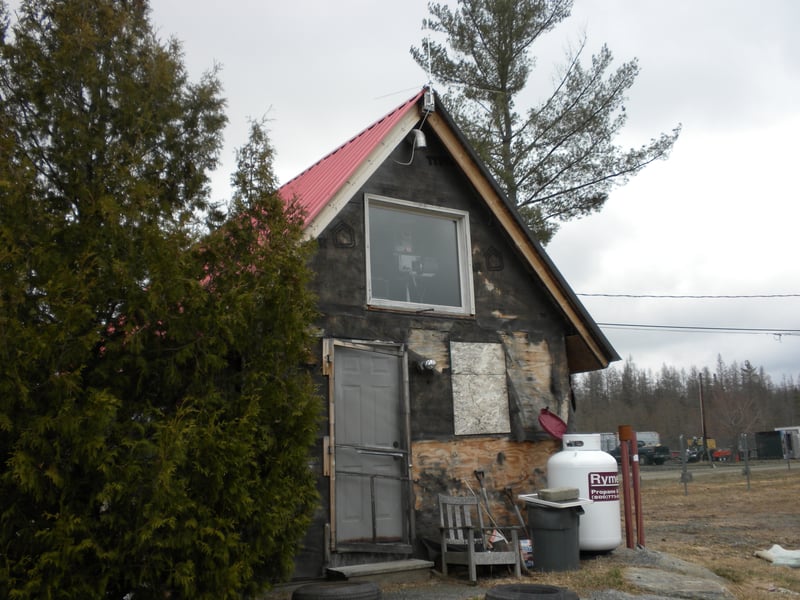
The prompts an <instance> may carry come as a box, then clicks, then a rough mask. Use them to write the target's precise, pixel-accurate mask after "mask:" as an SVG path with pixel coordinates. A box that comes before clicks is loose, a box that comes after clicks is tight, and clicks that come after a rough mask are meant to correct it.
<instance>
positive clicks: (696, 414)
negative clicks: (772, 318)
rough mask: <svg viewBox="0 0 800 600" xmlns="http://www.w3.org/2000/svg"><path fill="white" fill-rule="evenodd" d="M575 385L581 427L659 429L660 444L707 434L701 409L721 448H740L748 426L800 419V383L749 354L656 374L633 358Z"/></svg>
mask: <svg viewBox="0 0 800 600" xmlns="http://www.w3.org/2000/svg"><path fill="white" fill-rule="evenodd" d="M573 389H574V392H575V400H576V407H577V408H576V414H575V421H576V430H577V431H580V432H616V431H617V429H618V427H619V425H631V426H632V427H633V428H634V430H636V431H657V432H658V433H659V434H660V436H661V443H662V444H666V445H669V446H670V448H673V449H676V450H677V449H678V448H679V447H680V436H681V435H684V436H685V438H686V439H689V438H691V437H693V436H698V437H700V436H702V434H703V431H702V429H703V416H704V420H705V424H706V433H707V436H708V437H709V438H712V439H714V440H715V441H716V444H717V446H718V447H723V448H736V446H737V444H738V440H739V436H740V434H742V433H755V432H759V431H771V430H773V429H774V428H775V427H786V426H791V425H798V424H800V384H799V383H796V382H795V381H794V380H793V379H792V378H791V377H790V378H784V379H783V380H782V381H781V382H779V383H775V382H773V381H772V379H771V377H770V376H769V375H767V374H766V373H765V372H764V369H763V367H756V366H754V365H753V364H751V363H750V362H749V361H747V360H746V361H744V363H743V364H739V363H737V362H732V363H730V364H726V363H725V362H724V361H723V359H722V357H721V356H720V357H717V364H716V367H715V368H714V370H713V371H712V370H711V369H709V368H708V367H704V368H702V369H698V368H697V367H691V368H690V369H688V370H686V369H678V368H676V367H671V366H667V365H664V366H662V367H661V370H660V371H658V372H657V373H654V372H653V371H652V370H650V369H646V370H645V369H640V368H638V367H637V366H636V364H635V363H634V361H633V360H632V359H630V358H629V359H628V360H626V361H625V362H624V363H623V364H622V365H621V366H616V365H612V366H611V367H609V368H608V369H606V370H604V371H594V372H591V373H586V374H584V375H580V376H578V377H576V378H575V379H574V380H573ZM701 394H702V396H701ZM701 405H702V409H703V410H702V414H701Z"/></svg>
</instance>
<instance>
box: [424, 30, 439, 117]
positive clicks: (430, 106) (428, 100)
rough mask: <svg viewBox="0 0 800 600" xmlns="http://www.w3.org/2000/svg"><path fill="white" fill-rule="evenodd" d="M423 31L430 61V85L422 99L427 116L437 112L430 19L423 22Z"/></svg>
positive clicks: (427, 86) (428, 84)
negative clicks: (434, 93)
mask: <svg viewBox="0 0 800 600" xmlns="http://www.w3.org/2000/svg"><path fill="white" fill-rule="evenodd" d="M422 30H423V31H424V32H425V36H424V38H423V39H424V40H425V54H426V57H427V59H428V83H427V85H426V86H425V88H426V90H425V95H424V96H423V99H422V110H423V111H424V112H425V114H426V115H427V114H428V113H432V112H433V111H434V110H436V105H435V101H434V95H433V75H432V72H433V69H432V67H431V47H430V33H429V32H430V29H429V28H428V19H423V20H422Z"/></svg>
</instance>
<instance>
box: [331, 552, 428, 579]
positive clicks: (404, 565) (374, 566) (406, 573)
mask: <svg viewBox="0 0 800 600" xmlns="http://www.w3.org/2000/svg"><path fill="white" fill-rule="evenodd" d="M431 569H433V563H432V562H431V561H429V560H418V559H413V558H410V559H406V560H392V561H388V562H380V563H370V564H365V565H348V566H345V567H328V568H327V569H326V572H327V576H328V579H339V580H352V581H358V580H369V581H377V582H379V583H403V582H411V581H426V580H428V579H429V578H430V573H431Z"/></svg>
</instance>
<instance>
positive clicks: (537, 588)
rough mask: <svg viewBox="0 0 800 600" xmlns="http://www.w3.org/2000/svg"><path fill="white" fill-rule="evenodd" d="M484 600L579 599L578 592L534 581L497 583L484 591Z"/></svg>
mask: <svg viewBox="0 0 800 600" xmlns="http://www.w3.org/2000/svg"><path fill="white" fill-rule="evenodd" d="M484 598H485V599H486V600H579V598H578V594H577V593H575V592H573V591H571V590H568V589H566V588H560V587H555V586H553V585H538V584H534V583H512V584H509V585H498V586H497V587H495V588H492V589H491V590H489V591H488V592H486V596H484Z"/></svg>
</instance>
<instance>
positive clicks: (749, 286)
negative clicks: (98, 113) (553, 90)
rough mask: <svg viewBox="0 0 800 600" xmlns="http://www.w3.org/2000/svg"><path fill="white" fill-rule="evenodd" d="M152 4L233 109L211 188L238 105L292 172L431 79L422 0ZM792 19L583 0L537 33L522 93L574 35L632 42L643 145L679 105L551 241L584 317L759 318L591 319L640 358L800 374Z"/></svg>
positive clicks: (796, 73) (536, 91) (798, 127)
mask: <svg viewBox="0 0 800 600" xmlns="http://www.w3.org/2000/svg"><path fill="white" fill-rule="evenodd" d="M151 5H152V9H153V13H152V19H153V23H154V25H155V27H156V28H157V30H158V31H159V33H160V34H161V36H162V37H167V36H170V35H172V36H175V37H176V38H177V39H179V40H181V41H182V42H183V47H184V51H185V60H186V64H187V65H188V67H189V69H190V72H191V73H192V75H193V77H194V78H197V77H198V76H199V75H200V74H201V73H202V72H203V71H205V70H207V69H209V68H210V67H211V66H212V65H214V64H218V65H219V66H220V67H221V72H220V78H221V80H222V82H223V85H224V88H225V92H224V93H225V96H226V97H227V99H228V116H229V118H230V124H229V126H228V128H227V130H226V146H225V150H224V154H223V156H222V159H223V161H222V165H221V166H220V169H219V170H218V172H217V173H216V174H215V178H214V195H215V198H217V199H223V198H226V197H228V196H229V191H228V189H229V187H228V181H229V176H230V173H231V172H232V170H233V167H234V149H235V148H236V147H238V146H240V145H241V144H243V143H244V141H245V139H246V134H247V122H248V118H250V117H255V118H258V117H261V116H267V117H268V118H269V119H270V120H271V122H270V130H271V133H272V139H273V143H274V145H275V148H276V150H277V160H276V164H275V167H276V172H277V174H278V176H279V178H280V180H281V181H282V182H285V181H286V180H288V179H290V178H291V177H293V176H294V175H296V174H297V173H299V172H300V171H302V170H303V169H305V168H306V167H308V166H310V165H311V164H312V163H314V162H315V161H317V160H318V159H319V158H321V157H322V156H323V155H325V154H326V153H328V152H329V151H330V150H333V149H334V148H335V147H337V146H338V145H340V144H341V143H343V142H344V141H346V140H347V139H349V138H350V137H352V136H353V135H355V134H356V133H358V132H359V131H361V130H362V129H363V128H365V127H366V126H367V125H369V124H371V123H372V122H374V121H375V120H377V119H378V118H380V117H381V116H383V115H384V114H385V113H387V112H388V111H389V110H391V109H392V108H394V107H395V106H397V105H398V104H400V103H402V102H403V101H404V100H406V99H408V98H409V97H410V96H411V95H412V94H413V93H415V92H416V91H417V90H419V89H420V88H421V87H422V86H423V85H424V84H425V83H426V81H427V75H426V74H425V72H424V71H423V70H421V69H420V68H419V67H417V65H416V64H415V63H414V61H413V60H412V59H411V57H410V55H409V52H408V49H409V46H411V45H412V44H416V45H419V43H420V40H421V39H422V35H423V32H422V27H421V24H422V20H423V19H424V18H425V16H426V14H427V9H426V2H425V0H380V1H377V0H336V1H335V2H332V1H330V0H293V1H291V2H277V1H272V0H270V1H262V0H228V1H227V2H225V3H222V4H220V3H218V2H216V1H213V0H194V1H193V2H191V3H188V2H186V1H185V0H152V1H151ZM799 25H800V2H796V1H795V0H763V1H761V2H753V1H752V0H649V1H643V0H602V1H600V0H576V1H575V5H574V9H573V13H572V16H571V17H570V18H569V19H568V20H566V21H564V22H563V23H562V24H561V25H560V26H559V27H558V28H557V29H556V30H554V31H553V32H552V33H550V34H548V36H547V39H546V40H544V41H543V42H542V43H541V44H539V45H538V46H536V47H535V48H534V49H533V50H534V52H533V53H534V55H536V56H537V71H536V73H535V75H534V77H533V79H532V85H531V86H530V89H529V90H528V91H527V92H526V96H525V98H524V101H523V104H524V102H529V103H533V102H536V101H537V100H539V99H541V98H543V97H545V96H546V95H547V93H548V92H549V91H550V85H551V77H552V74H553V67H554V66H555V65H557V64H561V63H562V62H563V57H564V52H565V50H566V48H567V47H568V46H570V45H572V46H574V45H575V44H576V43H578V41H579V40H580V38H581V37H582V36H583V35H586V36H587V39H588V48H589V50H590V51H592V52H593V51H596V50H597V49H598V48H599V47H600V45H602V44H603V43H606V44H607V45H608V46H609V48H610V49H611V51H612V52H613V54H614V56H615V58H616V59H617V61H619V62H622V61H626V60H629V59H632V58H634V57H635V58H638V59H639V64H640V68H641V74H640V76H639V78H638V80H637V83H636V84H635V85H634V88H633V89H632V91H631V93H630V95H629V101H628V102H627V103H626V107H627V114H628V117H629V121H628V125H627V127H626V129H625V132H624V135H623V137H622V138H621V139H620V140H619V142H620V143H621V144H623V145H625V146H638V145H640V144H642V143H646V142H647V141H648V140H649V139H650V138H652V137H656V136H657V135H658V134H660V133H661V132H665V131H669V130H671V129H672V128H673V127H674V126H675V125H677V124H678V123H682V125H683V133H682V134H681V137H680V139H679V140H678V142H677V144H676V146H675V148H674V151H673V153H672V156H671V157H670V159H669V160H667V161H664V162H658V163H655V164H653V165H651V166H649V167H648V168H647V169H645V171H644V172H642V173H641V174H640V175H638V176H636V177H635V178H634V179H633V180H632V181H631V182H630V183H629V184H628V185H626V186H625V187H623V188H619V189H618V190H616V191H614V192H613V193H612V195H611V198H610V199H609V201H608V202H607V204H606V206H605V208H604V209H603V211H602V212H601V213H600V214H597V215H593V216H590V217H588V218H585V219H583V220H581V221H577V222H573V223H569V224H566V225H564V226H563V227H562V229H561V231H560V232H559V233H558V234H556V237H555V239H554V241H553V242H552V243H551V244H550V246H549V247H548V249H547V250H548V252H549V254H550V256H551V257H552V259H553V260H554V262H555V264H556V265H557V266H558V268H559V269H560V270H561V272H562V273H563V275H564V276H565V278H566V279H567V281H568V282H569V283H570V285H571V286H572V288H573V289H574V290H575V292H576V293H578V294H580V295H581V298H582V300H583V302H584V304H585V305H586V307H587V308H588V309H589V312H590V313H591V314H592V316H593V317H594V318H595V320H596V321H597V322H599V323H601V324H605V323H609V324H615V323H616V324H641V325H661V326H689V327H715V328H743V329H748V328H765V329H768V330H769V332H768V333H758V334H752V333H724V334H722V333H715V334H710V333H698V332H691V333H686V332H683V333H681V332H675V331H652V330H631V329H618V328H614V327H609V326H606V325H602V328H603V330H604V332H605V333H606V335H607V336H608V338H609V339H610V341H611V342H612V344H613V345H614V347H615V348H616V349H617V351H618V353H619V354H620V355H621V356H622V357H623V358H624V359H632V360H633V362H634V363H635V364H636V365H637V366H638V367H640V368H647V369H652V370H653V371H654V372H657V371H659V370H660V368H661V366H662V365H664V364H666V365H668V366H671V367H677V368H679V369H680V368H685V369H687V370H688V369H689V368H691V367H693V366H696V367H699V368H702V367H706V366H707V367H709V368H711V369H712V370H713V369H714V368H715V365H716V360H717V356H718V355H721V356H722V359H723V360H724V361H725V362H726V363H728V364H730V363H732V362H737V363H739V364H740V365H741V364H742V363H744V361H745V360H749V361H750V362H752V363H753V364H754V365H756V366H763V367H764V369H765V370H766V371H767V372H768V373H769V374H770V375H771V376H772V377H773V380H774V381H775V382H776V383H778V382H780V381H781V379H782V378H783V377H784V376H791V377H793V378H794V379H795V380H797V379H798V378H800V336H798V335H797V332H798V331H800V274H799V273H798V253H797V250H796V248H797V244H796V241H795V240H796V239H797V230H798V223H800V204H799V203H798V199H799V198H798V196H799V195H800V194H798V186H797V184H796V183H795V176H796V173H797V172H798V158H800V152H799V151H798V144H800V141H799V140H800V38H798V36H797V33H796V30H797V27H798V26H799ZM435 83H436V82H434V84H435ZM583 294H629V295H634V296H642V295H662V296H663V295H673V296H697V295H701V296H753V295H773V296H774V295H780V294H783V295H789V297H785V298H758V299H747V298H734V299H696V300H693V299H687V298H681V299H654V298H619V297H594V296H584V295H583ZM773 332H774V333H775V334H781V335H773ZM618 364H619V365H620V366H621V363H618Z"/></svg>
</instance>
